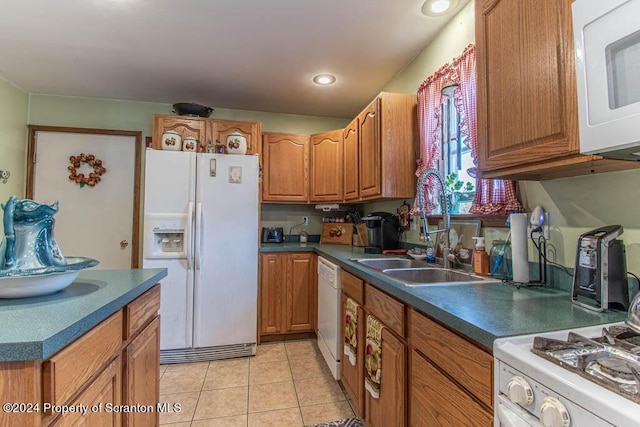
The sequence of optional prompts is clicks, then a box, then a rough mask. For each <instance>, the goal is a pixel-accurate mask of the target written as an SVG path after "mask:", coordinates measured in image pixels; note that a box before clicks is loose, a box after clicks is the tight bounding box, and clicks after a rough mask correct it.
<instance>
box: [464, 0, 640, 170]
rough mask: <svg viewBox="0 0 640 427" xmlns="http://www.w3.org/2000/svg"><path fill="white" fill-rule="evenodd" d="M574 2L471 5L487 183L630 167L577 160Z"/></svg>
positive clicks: (502, 0)
mask: <svg viewBox="0 0 640 427" xmlns="http://www.w3.org/2000/svg"><path fill="white" fill-rule="evenodd" d="M571 3H572V0H560V1H548V2H526V1H508V0H478V1H476V11H475V16H476V18H475V19H476V47H477V68H478V92H477V101H478V108H477V111H478V148H479V150H478V157H479V158H478V163H479V168H480V170H481V173H482V175H483V176H484V177H487V178H495V177H505V178H513V179H534V180H536V179H549V178H557V177H562V176H571V175H580V174H585V173H592V172H600V171H607V170H616V169H626V168H631V167H635V165H634V163H633V162H624V161H616V160H605V159H602V158H601V157H599V156H590V155H581V154H580V147H579V135H578V112H577V95H576V76H575V58H574V45H573V29H572V21H571Z"/></svg>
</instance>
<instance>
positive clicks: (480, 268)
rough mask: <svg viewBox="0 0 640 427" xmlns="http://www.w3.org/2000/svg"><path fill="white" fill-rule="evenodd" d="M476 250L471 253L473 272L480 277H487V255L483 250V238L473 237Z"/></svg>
mask: <svg viewBox="0 0 640 427" xmlns="http://www.w3.org/2000/svg"><path fill="white" fill-rule="evenodd" d="M473 240H475V241H476V250H475V251H474V252H473V272H474V273H476V274H479V275H481V276H488V275H489V255H488V254H487V251H486V250H485V246H484V237H473Z"/></svg>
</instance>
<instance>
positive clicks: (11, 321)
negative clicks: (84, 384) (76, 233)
mask: <svg viewBox="0 0 640 427" xmlns="http://www.w3.org/2000/svg"><path fill="white" fill-rule="evenodd" d="M166 275H167V270H166V269H165V268H155V269H138V270H86V271H83V272H81V273H80V275H79V276H78V277H77V278H76V280H75V281H74V282H73V283H72V284H71V285H69V286H68V287H67V288H66V289H64V290H62V291H60V292H57V293H55V294H51V295H46V296H41V297H33V298H19V299H5V300H0V361H5V362H8V361H26V360H44V359H47V358H49V357H50V356H52V355H53V354H55V353H56V352H57V351H59V350H61V349H62V348H64V347H66V346H67V345H69V344H70V343H72V342H73V341H75V340H76V339H77V338H79V337H80V336H82V335H83V334H84V333H85V332H87V331H89V330H90V329H92V328H93V327H94V326H96V325H97V324H99V323H100V322H102V321H103V320H105V319H106V318H107V317H109V316H111V315H112V314H113V313H115V312H116V311H118V310H120V309H121V308H122V307H124V306H125V305H127V304H128V303H130V302H131V301H133V300H134V299H136V298H137V297H138V296H140V295H142V294H143V293H144V292H145V291H147V290H148V289H149V288H151V287H152V286H153V285H154V284H156V283H158V282H159V281H160V279H162V278H163V277H166Z"/></svg>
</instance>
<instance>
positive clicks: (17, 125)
mask: <svg viewBox="0 0 640 427" xmlns="http://www.w3.org/2000/svg"><path fill="white" fill-rule="evenodd" d="M28 113H29V94H27V93H26V92H25V91H23V90H21V89H20V88H18V87H16V86H14V85H12V84H11V83H9V82H7V81H6V80H3V79H1V78H0V170H3V171H5V170H8V171H9V172H10V173H11V176H10V177H9V180H8V181H7V183H6V184H3V183H2V181H0V202H1V203H4V202H6V201H7V199H9V196H13V195H16V196H18V197H24V191H25V165H26V156H27V149H26V147H27V146H26V144H25V141H26V139H27V126H26V124H27V118H28ZM1 216H2V212H1V211H0V217H1ZM1 236H4V228H3V226H2V221H0V237H1ZM0 240H1V239H0Z"/></svg>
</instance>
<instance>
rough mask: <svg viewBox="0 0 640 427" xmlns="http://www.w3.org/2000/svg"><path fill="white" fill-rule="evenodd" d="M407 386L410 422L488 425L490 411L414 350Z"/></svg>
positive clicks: (472, 425) (413, 424)
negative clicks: (408, 385) (409, 383)
mask: <svg viewBox="0 0 640 427" xmlns="http://www.w3.org/2000/svg"><path fill="white" fill-rule="evenodd" d="M410 378H411V381H410V382H411V385H410V388H409V396H410V400H409V405H410V407H411V411H410V417H411V418H410V421H409V425H412V426H442V425H448V426H451V425H454V426H460V427H480V426H485V427H490V426H492V425H493V415H492V414H490V413H489V412H488V411H487V410H486V409H484V408H483V407H482V405H480V404H479V403H478V402H477V401H476V400H475V399H473V398H472V397H471V396H469V395H468V394H467V393H465V392H464V391H463V390H462V389H461V388H460V387H459V386H458V385H457V384H455V383H454V382H452V381H450V380H449V379H448V378H447V377H446V376H445V375H443V374H442V373H441V372H440V371H439V370H438V369H437V368H435V367H434V366H433V365H432V364H431V363H429V362H428V361H427V360H426V359H425V358H424V357H422V356H421V355H420V354H419V353H417V352H416V351H412V352H411V375H410Z"/></svg>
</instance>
